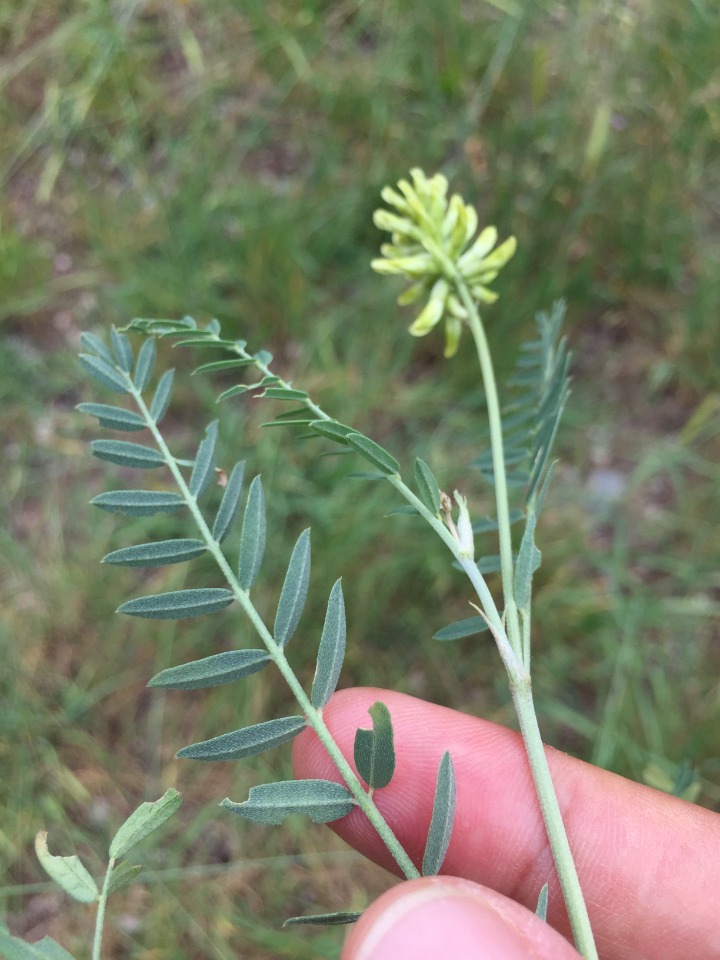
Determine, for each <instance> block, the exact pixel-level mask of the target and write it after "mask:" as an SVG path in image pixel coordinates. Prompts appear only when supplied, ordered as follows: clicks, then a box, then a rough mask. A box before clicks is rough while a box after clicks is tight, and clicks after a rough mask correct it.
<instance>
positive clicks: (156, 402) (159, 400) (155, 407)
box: [150, 370, 175, 423]
mask: <svg viewBox="0 0 720 960" xmlns="http://www.w3.org/2000/svg"><path fill="white" fill-rule="evenodd" d="M174 377H175V371H174V370H166V371H165V373H164V374H163V375H162V376H161V377H160V380H159V381H158V385H157V387H156V388H155V396H154V397H153V400H152V403H151V404H150V416H151V417H152V418H153V420H154V421H155V423H160V421H161V420H162V418H163V417H164V416H165V414H166V413H167V409H168V407H169V406H170V397H171V396H172V387H173V379H174Z"/></svg>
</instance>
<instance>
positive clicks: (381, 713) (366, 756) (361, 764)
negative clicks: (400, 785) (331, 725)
mask: <svg viewBox="0 0 720 960" xmlns="http://www.w3.org/2000/svg"><path fill="white" fill-rule="evenodd" d="M368 713H369V714H370V716H371V718H372V722H373V725H372V730H363V729H360V730H356V731H355V748H354V757H355V766H356V767H357V771H358V773H359V774H360V776H361V777H362V778H363V780H364V781H365V783H366V784H367V785H368V786H369V787H370V788H371V789H375V788H376V787H386V786H387V785H388V784H389V783H390V781H391V780H392V775H393V773H394V772H395V745H394V736H393V727H392V719H391V717H390V711H389V710H388V708H387V707H386V706H385V704H384V703H379V702H378V703H374V704H373V705H372V706H371V707H370V709H369V710H368Z"/></svg>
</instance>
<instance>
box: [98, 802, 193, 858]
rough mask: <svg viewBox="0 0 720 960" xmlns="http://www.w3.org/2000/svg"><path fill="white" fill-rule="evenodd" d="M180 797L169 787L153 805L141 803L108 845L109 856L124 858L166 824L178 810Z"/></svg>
mask: <svg viewBox="0 0 720 960" xmlns="http://www.w3.org/2000/svg"><path fill="white" fill-rule="evenodd" d="M181 804H182V797H181V796H180V794H179V793H178V791H177V790H175V789H173V787H170V789H169V790H166V791H165V793H164V794H163V795H162V797H160V799H159V800H155V801H154V802H153V803H141V804H140V806H139V807H138V808H137V810H134V811H133V812H132V813H131V814H130V816H129V817H128V818H127V820H126V821H125V823H124V824H123V825H122V826H121V827H120V829H119V830H118V832H117V833H116V834H115V836H114V837H113V839H112V842H111V843H110V856H111V857H112V858H114V859H117V858H118V857H124V856H125V855H126V854H127V853H128V852H129V851H130V850H132V848H133V847H134V846H136V845H137V844H138V843H140V841H141V840H144V839H145V837H147V836H149V834H151V833H153V832H154V831H155V830H157V829H158V827H161V826H162V825H163V824H164V823H166V822H167V821H168V820H169V819H170V817H171V816H172V815H173V814H174V813H176V812H177V811H178V810H179V809H180V805H181Z"/></svg>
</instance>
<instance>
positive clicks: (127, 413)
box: [75, 403, 147, 430]
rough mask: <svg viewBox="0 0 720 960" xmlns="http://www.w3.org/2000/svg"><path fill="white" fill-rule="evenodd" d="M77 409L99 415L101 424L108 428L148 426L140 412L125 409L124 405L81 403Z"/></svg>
mask: <svg viewBox="0 0 720 960" xmlns="http://www.w3.org/2000/svg"><path fill="white" fill-rule="evenodd" d="M75 409H76V410H79V411H80V413H87V414H89V415H90V416H91V417H97V419H98V421H99V423H100V426H101V427H106V428H107V429H108V430H144V429H145V427H146V426H147V424H146V423H145V421H144V420H143V418H142V417H141V416H140V414H139V413H135V411H134V410H125V409H124V407H113V406H110V405H109V404H107V403H79V404H78V405H77V406H76V407H75Z"/></svg>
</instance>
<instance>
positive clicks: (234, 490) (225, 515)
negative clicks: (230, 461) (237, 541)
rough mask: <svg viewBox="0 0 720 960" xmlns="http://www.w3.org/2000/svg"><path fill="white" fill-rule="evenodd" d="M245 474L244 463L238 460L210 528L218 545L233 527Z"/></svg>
mask: <svg viewBox="0 0 720 960" xmlns="http://www.w3.org/2000/svg"><path fill="white" fill-rule="evenodd" d="M244 472H245V461H244V460H240V462H239V463H236V464H235V466H234V467H233V469H232V473H231V474H230V477H229V479H228V482H227V486H226V487H225V492H224V493H223V497H222V500H221V501H220V506H219V507H218V512H217V515H216V517H215V523H214V524H213V528H212V535H213V537H214V538H215V539H216V540H217V542H218V543H222V541H223V540H224V539H225V537H226V536H227V535H228V533H229V532H230V527H231V526H232V525H233V521H234V520H235V516H236V514H237V509H238V506H239V504H240V494H241V492H242V482H243V474H244Z"/></svg>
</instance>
